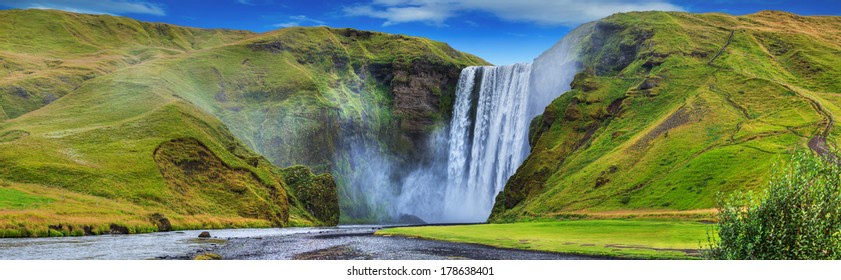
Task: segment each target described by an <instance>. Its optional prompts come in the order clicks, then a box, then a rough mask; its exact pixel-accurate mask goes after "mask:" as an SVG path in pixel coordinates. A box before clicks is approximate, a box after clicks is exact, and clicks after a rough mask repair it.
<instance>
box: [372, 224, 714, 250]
mask: <svg viewBox="0 0 841 280" xmlns="http://www.w3.org/2000/svg"><path fill="white" fill-rule="evenodd" d="M712 229H713V227H712V225H711V224H706V223H700V222H691V221H676V220H570V221H552V222H534V223H513V224H484V225H462V226H424V227H404V228H390V229H384V230H381V231H378V232H377V234H378V235H400V236H408V237H418V238H427V239H435V240H443V241H452V242H464V243H475V244H484V245H490V246H494V247H500V248H514V249H526V250H537V251H547V252H558V253H568V254H582V255H593V256H605V257H616V258H633V259H697V258H699V257H700V253H701V250H702V249H703V248H702V247H706V245H707V233H708V232H712Z"/></svg>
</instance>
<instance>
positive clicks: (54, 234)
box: [49, 229, 64, 237]
mask: <svg viewBox="0 0 841 280" xmlns="http://www.w3.org/2000/svg"><path fill="white" fill-rule="evenodd" d="M49 236H50V237H63V236H64V234H63V233H61V232H60V231H57V230H54V229H50V232H49Z"/></svg>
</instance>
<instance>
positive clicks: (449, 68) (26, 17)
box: [0, 10, 486, 237]
mask: <svg viewBox="0 0 841 280" xmlns="http://www.w3.org/2000/svg"><path fill="white" fill-rule="evenodd" d="M45 34H49V35H50V36H46V35H45ZM398 38H399V39H398ZM420 61H431V62H433V64H432V65H433V67H435V66H437V67H440V68H431V69H419V68H418V67H420V66H418V65H421V64H423V65H426V64H425V63H420ZM0 63H2V64H3V67H0V108H2V110H0V112H2V114H0V192H2V193H4V194H5V193H8V194H9V195H8V196H4V197H3V198H0V233H2V234H3V235H5V236H6V237H15V236H46V235H80V234H99V233H104V232H111V231H114V232H149V231H155V230H162V229H165V228H168V227H171V228H173V229H184V228H220V227H246V226H247V227H255V226H290V225H291V226H295V225H320V224H335V223H337V222H338V218H339V212H338V211H339V209H338V202H337V197H336V192H337V185H336V182H335V181H334V179H333V177H332V176H331V175H330V174H321V175H316V174H313V173H312V172H310V170H309V169H308V168H306V167H301V166H296V167H290V168H287V169H281V168H279V167H278V166H289V165H294V164H304V165H309V166H311V167H315V169H316V171H318V172H324V171H329V170H331V169H332V168H333V167H331V166H329V160H330V159H332V152H334V151H333V150H331V149H333V148H334V147H335V145H336V144H335V142H334V141H335V138H336V137H337V133H338V127H339V126H341V125H361V124H363V123H365V124H367V123H371V124H373V125H375V126H376V127H379V128H381V129H379V131H384V132H385V133H384V134H387V135H392V137H394V139H403V140H401V141H402V142H401V141H398V140H395V141H393V142H386V141H384V142H383V143H385V144H384V145H386V146H388V145H392V146H394V147H398V146H401V144H399V143H404V144H402V146H401V147H409V149H410V148H411V147H410V145H411V143H412V142H411V141H412V140H413V139H412V138H411V136H414V134H412V133H417V132H418V131H424V130H428V129H431V126H433V124H432V123H433V122H431V121H429V120H434V119H441V118H445V117H446V116H445V114H447V109H441V108H449V107H450V106H448V105H440V104H441V103H446V102H447V100H450V99H451V98H452V95H453V90H452V89H451V87H454V84H455V82H456V81H454V80H453V81H449V80H448V79H449V77H450V75H454V76H455V77H457V75H458V72H459V71H460V69H461V68H460V67H464V66H465V65H468V64H486V62H484V61H482V60H481V59H478V58H476V57H474V56H471V55H467V54H464V53H461V52H458V51H455V50H453V49H452V48H450V47H449V46H447V45H446V44H443V43H439V42H434V41H430V40H426V39H422V38H414V37H406V36H399V35H387V34H381V33H372V32H364V31H356V30H350V29H329V28H292V29H284V30H278V31H274V32H269V33H266V34H259V35H258V34H253V33H250V32H245V31H230V30H206V29H193V28H184V27H177V26H172V25H166V24H153V23H143V22H138V21H134V20H131V19H127V18H122V17H113V16H94V15H79V14H73V13H66V12H59V11H44V10H8V11H0ZM435 63H437V64H435ZM418 71H425V72H424V73H427V74H429V75H430V76H432V77H433V78H431V79H427V80H417V79H416V78H414V77H413V74H414V73H416V72H418ZM453 73H454V74H453ZM436 75H437V76H436ZM435 77H438V78H437V79H436V78H435ZM419 88H422V90H418V89H419ZM401 90H402V91H401ZM411 94H427V95H428V96H426V98H425V100H427V101H428V102H429V104H433V105H435V106H428V107H424V108H414V107H411V106H400V104H401V103H400V100H401V98H409V97H407V95H411ZM439 105H440V106H439ZM392 108H395V109H392ZM370 119H374V120H375V121H370V122H369V120H370ZM360 120H365V121H360ZM398 120H399V121H398ZM413 121H414V122H416V124H413ZM361 131H362V132H361V133H365V131H368V130H361ZM389 143H398V144H389ZM395 149H396V148H395ZM258 153H260V154H258ZM264 156H265V157H264Z"/></svg>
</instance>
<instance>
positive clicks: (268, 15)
mask: <svg viewBox="0 0 841 280" xmlns="http://www.w3.org/2000/svg"><path fill="white" fill-rule="evenodd" d="M0 8H3V9H8V8H51V9H61V10H66V11H72V12H83V13H97V14H113V15H121V16H127V17H131V18H135V19H138V20H142V21H153V22H166V23H172V24H177V25H184V26H193V27H204V28H230V29H244V30H251V31H255V32H265V31H269V30H274V29H278V28H283V27H288V26H315V25H326V26H331V27H351V28H357V29H364V30H376V31H382V32H388V33H398V34H406V35H412V36H422V37H427V38H431V39H434V40H439V41H444V42H447V43H449V44H450V45H452V46H453V47H455V48H457V49H459V50H462V51H466V52H469V53H473V54H476V55H478V56H480V57H482V58H484V59H486V60H488V61H490V62H491V63H494V64H498V65H499V64H511V63H515V62H527V61H531V60H532V59H534V58H535V57H536V56H538V55H540V53H542V52H543V51H545V50H547V49H549V47H551V46H552V45H553V44H555V43H556V42H557V41H558V40H560V39H561V38H562V37H563V36H564V34H566V33H567V32H568V31H569V30H570V29H571V28H574V27H575V26H577V25H578V24H581V23H584V22H587V21H592V20H596V19H599V18H602V17H604V16H607V15H610V14H612V13H615V12H624V11H634V10H679V11H688V12H698V13H705V12H725V13H729V14H736V15H742V14H751V13H755V12H757V11H761V10H784V11H789V12H793V13H797V14H801V15H841V1H837V0H801V1H788V0H776V1H774V0H771V1H761V0H743V1H736V0H712V1H687V0H644V1H623V0H583V1H581V0H343V1H317V0H309V1H306V0H304V1H301V0H294V1H283V0H208V1H183V0H75V1H68V0H63V1H62V0H33V1H21V0H0Z"/></svg>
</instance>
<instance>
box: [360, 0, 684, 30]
mask: <svg viewBox="0 0 841 280" xmlns="http://www.w3.org/2000/svg"><path fill="white" fill-rule="evenodd" d="M667 1H668V0H642V1H626V0H586V1H580V0H517V1H511V0H373V1H372V2H370V3H367V4H358V5H354V6H350V7H346V8H345V9H344V12H345V14H346V15H349V16H367V17H372V18H379V19H384V20H385V22H384V23H383V25H385V26H388V25H394V24H399V23H406V22H424V23H427V24H431V25H438V26H444V25H445V22H446V21H447V19H450V18H452V17H455V16H457V15H458V14H460V13H465V12H485V13H490V14H493V15H495V16H497V17H499V18H501V19H503V20H506V21H513V22H531V23H535V24H539V25H553V26H557V25H576V24H580V23H584V22H588V21H592V20H596V19H600V18H603V17H606V16H609V15H611V14H614V13H619V12H631V11H655V10H656V11H682V10H683V8H681V7H680V6H677V5H674V4H671V3H669V2H667Z"/></svg>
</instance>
